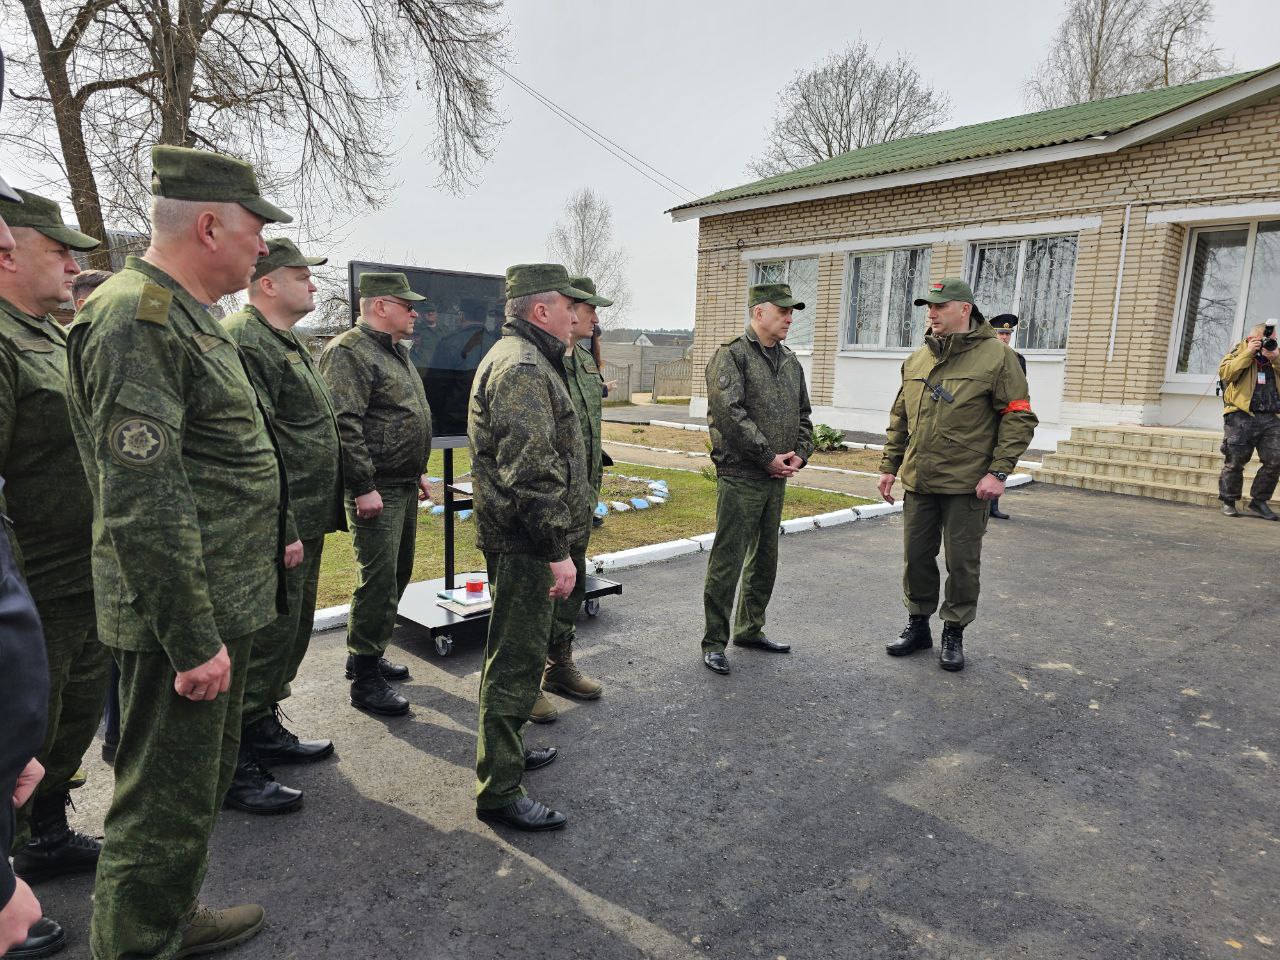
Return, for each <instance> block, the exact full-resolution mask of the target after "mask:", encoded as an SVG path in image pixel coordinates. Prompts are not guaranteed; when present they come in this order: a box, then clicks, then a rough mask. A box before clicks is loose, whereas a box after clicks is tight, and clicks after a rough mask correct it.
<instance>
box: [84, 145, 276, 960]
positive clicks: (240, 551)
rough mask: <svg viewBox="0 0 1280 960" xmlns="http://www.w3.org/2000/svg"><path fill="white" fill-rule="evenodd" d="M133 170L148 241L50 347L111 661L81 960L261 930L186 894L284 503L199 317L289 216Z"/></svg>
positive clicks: (158, 153) (249, 194)
mask: <svg viewBox="0 0 1280 960" xmlns="http://www.w3.org/2000/svg"><path fill="white" fill-rule="evenodd" d="M151 163H152V169H153V175H152V191H153V193H154V194H155V198H156V199H155V202H154V206H153V210H152V239H151V246H150V247H149V248H148V250H147V252H146V253H145V254H144V255H143V256H142V257H129V258H128V260H127V261H126V264H125V267H124V269H123V270H121V271H120V272H119V273H117V274H116V275H115V276H114V277H112V278H111V279H110V280H108V281H107V282H106V283H104V284H103V285H102V286H101V287H99V288H98V290H97V292H95V293H94V295H93V296H92V297H90V298H89V301H88V302H87V303H86V304H85V307H84V310H83V312H82V314H81V316H82V319H81V320H80V321H78V322H77V323H75V324H74V325H73V326H72V327H71V329H70V331H69V332H68V335H67V340H68V342H67V353H68V357H67V360H68V381H69V386H68V398H69V402H70V405H71V420H72V427H73V428H74V431H75V437H76V443H77V445H78V447H79V450H80V458H81V460H82V461H83V462H84V466H85V470H86V472H87V474H88V476H89V486H90V490H91V492H92V494H93V505H94V526H93V531H94V536H93V580H94V595H95V598H96V600H97V611H98V634H99V638H100V639H101V640H102V642H103V643H105V644H106V645H107V646H109V647H110V648H111V652H112V654H113V656H114V657H115V660H116V663H117V664H118V665H119V667H120V714H121V720H120V746H119V749H118V751H117V753H116V762H115V774H116V789H115V793H114V795H113V796H112V799H111V807H110V809H109V810H108V811H107V817H106V839H105V841H104V842H103V846H102V856H101V858H100V859H99V861H98V873H97V881H96V884H95V888H94V912H93V929H92V935H91V949H92V953H93V957H94V958H95V960H123V958H125V957H128V958H130V960H135V958H143V957H173V956H175V955H177V956H186V955H188V954H189V953H191V952H195V951H203V950H208V949H217V948H220V947H225V946H230V945H232V944H235V943H240V942H241V941H243V940H246V939H248V938H249V937H251V936H253V935H254V934H255V933H257V932H258V930H259V929H260V928H261V926H262V923H263V910H262V908H261V907H260V906H258V905H256V904H248V905H244V906H238V907H231V908H227V909H223V910H211V909H209V908H207V907H204V906H201V905H200V903H199V900H198V897H199V893H200V887H201V884H202V882H203V880H204V874H205V870H206V868H207V865H208V844H209V835H210V833H211V832H212V830H213V825H214V822H215V820H216V818H217V812H218V808H219V806H220V805H221V803H222V800H223V797H225V796H226V793H227V787H228V786H229V785H230V783H231V777H232V773H233V771H234V769H235V760H236V752H237V749H238V746H239V741H240V706H241V699H242V697H243V694H244V680H245V674H246V670H245V667H246V664H247V660H248V656H249V645H250V643H251V642H252V638H253V634H254V632H255V631H257V630H259V629H261V628H263V627H265V626H267V625H268V624H270V623H271V622H272V621H274V620H275V618H276V617H277V615H278V614H279V613H281V612H283V606H284V594H283V589H282V588H283V567H282V563H283V554H284V546H285V544H284V517H285V512H286V511H287V508H288V491H287V489H286V486H285V483H284V478H283V475H282V471H281V466H280V461H279V455H278V452H277V450H276V448H275V445H274V443H273V441H272V439H271V435H270V432H269V425H268V423H267V420H266V417H265V415H264V413H263V411H262V408H261V406H260V404H259V402H258V398H257V396H256V394H255V393H254V390H253V385H252V383H250V381H249V377H248V375H247V374H246V373H245V369H244V364H243V362H242V361H241V358H240V352H239V351H238V350H237V349H236V345H235V343H234V342H233V341H232V340H231V338H230V337H229V336H228V335H227V333H226V331H224V330H223V329H222V327H221V326H220V325H219V324H218V323H217V322H216V321H215V320H214V319H213V318H212V317H211V316H210V315H209V311H208V309H207V308H206V306H205V305H206V304H210V303H213V302H214V301H216V300H217V299H218V298H219V297H222V296H226V295H227V294H230V293H233V292H235V291H237V290H241V289H243V288H244V287H245V285H246V284H247V283H248V282H249V278H250V277H251V276H252V274H253V268H254V264H255V263H256V261H257V259H258V256H259V254H262V253H265V252H266V247H265V245H264V244H263V242H262V228H263V225H264V224H266V223H271V222H287V221H288V220H289V219H290V218H289V216H288V214H286V213H284V212H282V211H281V210H279V209H278V208H277V207H275V206H273V205H272V204H270V203H268V202H267V201H265V200H263V199H262V197H261V195H260V194H259V192H258V184H257V178H256V176H255V175H254V172H253V168H252V167H251V166H250V165H249V164H247V163H244V162H242V161H240V160H234V159H232V158H230V157H224V156H221V155H220V154H216V153H208V152H205V151H200V150H190V149H186V148H183V147H155V148H153V149H152V151H151ZM211 198H212V199H211ZM178 277H181V278H182V280H181V282H179V280H178V279H177V278H178Z"/></svg>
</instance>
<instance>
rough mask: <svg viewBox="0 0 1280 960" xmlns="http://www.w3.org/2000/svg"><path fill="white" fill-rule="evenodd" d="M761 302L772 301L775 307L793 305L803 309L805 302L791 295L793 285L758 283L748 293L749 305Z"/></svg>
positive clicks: (794, 307)
mask: <svg viewBox="0 0 1280 960" xmlns="http://www.w3.org/2000/svg"><path fill="white" fill-rule="evenodd" d="M759 303H772V304H773V305H774V306H775V307H791V308H792V309H793V310H803V309H804V303H803V302H801V301H799V300H797V299H796V298H795V297H793V296H792V295H791V287H790V286H789V285H788V284H785V283H757V284H756V285H755V286H754V287H752V288H751V290H750V292H749V293H748V294H747V307H748V309H750V308H751V307H754V306H755V305H756V304H759Z"/></svg>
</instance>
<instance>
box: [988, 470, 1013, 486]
mask: <svg viewBox="0 0 1280 960" xmlns="http://www.w3.org/2000/svg"><path fill="white" fill-rule="evenodd" d="M987 472H988V473H989V474H991V475H992V476H993V477H995V478H996V479H997V480H999V481H1000V482H1001V483H1004V482H1005V481H1006V480H1008V479H1009V475H1008V474H1007V473H1001V472H1000V471H999V470H988V471H987Z"/></svg>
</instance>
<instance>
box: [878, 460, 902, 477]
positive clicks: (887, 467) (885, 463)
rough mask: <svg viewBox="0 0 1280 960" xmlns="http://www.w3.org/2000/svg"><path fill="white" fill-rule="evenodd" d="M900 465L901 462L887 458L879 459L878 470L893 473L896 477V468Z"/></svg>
mask: <svg viewBox="0 0 1280 960" xmlns="http://www.w3.org/2000/svg"><path fill="white" fill-rule="evenodd" d="M901 466H902V464H901V463H894V462H893V461H892V460H888V459H885V460H881V461H880V472H881V473H891V474H893V475H894V476H895V477H896V476H897V475H898V469H899V468H900V467H901Z"/></svg>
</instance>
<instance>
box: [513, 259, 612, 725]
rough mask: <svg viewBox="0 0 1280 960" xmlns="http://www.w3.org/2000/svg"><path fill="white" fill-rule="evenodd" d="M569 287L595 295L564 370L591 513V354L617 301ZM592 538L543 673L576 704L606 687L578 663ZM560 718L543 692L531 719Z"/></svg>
mask: <svg viewBox="0 0 1280 960" xmlns="http://www.w3.org/2000/svg"><path fill="white" fill-rule="evenodd" d="M569 283H570V284H571V285H572V286H573V287H575V288H576V289H578V290H582V291H583V292H585V293H588V294H590V297H589V298H588V299H586V300H578V301H576V302H575V303H574V305H573V327H572V329H571V330H570V331H569V340H570V343H569V349H568V350H566V351H565V355H564V369H565V374H566V377H567V383H568V386H569V398H570V399H571V400H572V401H573V409H574V411H575V412H576V413H577V414H578V426H579V427H580V428H581V430H582V442H583V452H584V454H585V455H586V458H587V481H588V483H589V484H590V494H591V508H592V510H593V511H594V509H595V505H596V502H597V501H598V499H599V494H600V483H601V480H602V479H603V477H604V449H603V448H602V447H601V445H600V407H601V402H602V400H603V398H604V391H603V386H604V381H603V379H602V378H601V376H600V370H599V368H597V367H596V361H595V358H594V357H593V356H592V355H591V338H592V336H593V335H594V333H595V330H596V328H597V327H598V326H599V325H600V318H599V316H598V315H597V314H596V308H597V307H611V306H613V301H612V300H610V299H608V298H607V297H602V296H600V295H599V294H598V293H597V292H596V285H595V282H594V281H593V280H591V279H590V278H589V277H570V278H569ZM590 537H591V526H590V521H588V525H587V528H586V530H584V531H582V533H581V534H580V535H578V536H575V537H574V542H573V545H572V547H571V548H570V553H571V555H572V557H573V566H574V570H575V571H576V574H577V579H576V580H575V581H574V588H573V593H571V594H570V595H569V596H568V597H567V598H566V599H564V600H559V601H557V602H556V606H555V616H554V625H553V627H552V631H551V645H550V647H549V648H548V650H547V665H546V669H545V670H544V671H543V674H542V689H543V690H548V691H550V692H552V693H558V694H561V695H562V696H566V697H571V698H572V699H574V700H597V699H599V697H600V694H601V693H602V692H603V690H604V687H603V685H602V684H601V683H600V682H599V681H598V680H593V679H592V678H591V677H587V676H584V675H583V673H582V671H580V670H579V669H578V666H577V664H575V663H574V662H573V641H574V639H575V637H576V636H577V628H576V626H575V624H576V622H577V619H578V611H579V610H580V609H581V608H582V601H583V600H584V599H585V598H586V591H587V570H586V562H587V544H588V541H589V539H590ZM558 714H559V711H558V710H557V709H556V706H555V704H553V703H552V702H551V701H550V700H549V699H548V698H547V696H546V695H545V694H543V693H542V692H541V691H539V693H538V699H537V701H536V702H535V703H534V706H533V711H532V713H531V714H530V716H529V719H530V720H532V721H534V722H535V723H546V722H548V721H549V720H554V719H555V718H556V717H557V716H558Z"/></svg>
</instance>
